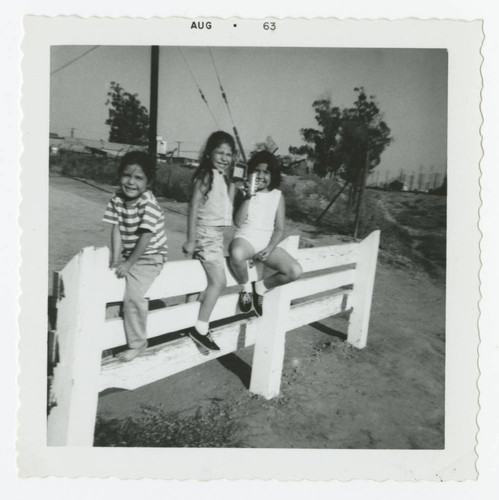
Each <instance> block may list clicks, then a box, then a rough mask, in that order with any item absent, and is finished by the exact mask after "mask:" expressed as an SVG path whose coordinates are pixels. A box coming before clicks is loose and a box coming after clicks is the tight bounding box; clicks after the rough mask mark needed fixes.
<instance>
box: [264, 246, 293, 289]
mask: <svg viewBox="0 0 499 500" xmlns="http://www.w3.org/2000/svg"><path fill="white" fill-rule="evenodd" d="M264 264H265V265H266V266H267V267H270V268H271V269H275V270H276V271H277V272H276V273H274V274H272V275H271V276H268V277H267V278H265V279H264V280H263V285H264V286H265V288H267V289H268V288H275V287H276V286H281V285H285V284H286V283H291V282H292V281H295V280H297V279H298V278H299V277H300V276H301V275H302V273H303V270H302V268H301V266H300V264H299V263H298V262H297V261H296V260H295V259H294V258H293V257H291V255H289V253H288V252H286V250H283V249H282V248H279V247H277V248H276V249H274V251H273V252H272V253H271V254H270V255H269V257H268V259H267V260H266V261H265V262H264Z"/></svg>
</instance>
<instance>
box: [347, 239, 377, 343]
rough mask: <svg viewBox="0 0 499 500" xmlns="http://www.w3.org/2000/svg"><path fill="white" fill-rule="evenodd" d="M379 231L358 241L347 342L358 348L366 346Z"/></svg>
mask: <svg viewBox="0 0 499 500" xmlns="http://www.w3.org/2000/svg"><path fill="white" fill-rule="evenodd" d="M379 235H380V232H379V231H373V232H372V233H371V234H370V235H369V236H368V237H367V238H365V239H363V240H362V241H361V242H360V243H359V249H358V257H357V266H356V268H355V280H354V284H353V291H352V296H351V306H352V308H353V310H352V313H351V314H350V320H349V324H348V335H347V342H348V343H350V344H352V345H353V346H355V347H358V348H359V349H361V348H363V347H365V346H366V343H367V332H368V328H369V317H370V315H371V302H372V297H373V289H374V276H375V274H376V262H377V259H378V247H379Z"/></svg>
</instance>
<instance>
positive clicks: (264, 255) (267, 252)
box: [253, 246, 274, 262]
mask: <svg viewBox="0 0 499 500" xmlns="http://www.w3.org/2000/svg"><path fill="white" fill-rule="evenodd" d="M273 251H274V248H273V247H271V246H268V247H267V248H264V249H263V250H262V251H261V252H258V253H257V254H256V255H255V257H253V258H254V259H255V260H260V261H262V262H265V261H266V260H267V259H268V258H269V256H270V254H271V253H272V252H273Z"/></svg>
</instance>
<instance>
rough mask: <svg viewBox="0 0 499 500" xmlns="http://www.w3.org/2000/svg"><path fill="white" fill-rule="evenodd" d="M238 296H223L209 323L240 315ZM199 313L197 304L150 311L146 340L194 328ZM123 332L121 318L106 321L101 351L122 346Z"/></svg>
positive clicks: (192, 303)
mask: <svg viewBox="0 0 499 500" xmlns="http://www.w3.org/2000/svg"><path fill="white" fill-rule="evenodd" d="M237 300H238V294H237V293H232V294H228V295H223V296H222V297H220V298H219V299H218V301H217V304H216V306H215V308H214V310H213V313H212V315H211V321H217V320H219V319H223V318H227V317H231V316H235V315H236V314H240V312H239V310H238V307H237ZM198 311H199V302H190V303H185V304H179V305H176V306H171V307H166V308H164V309H157V310H155V311H151V312H150V313H149V315H148V317H147V338H149V339H151V338H154V337H158V336H159V335H164V334H165V333H169V332H176V331H179V330H184V329H187V328H190V327H191V326H194V324H195V323H196V318H197V316H198ZM125 343H126V341H125V331H124V329H123V320H122V319H121V318H116V319H111V320H108V321H106V323H105V325H104V327H103V331H102V341H101V349H102V350H105V349H112V348H113V347H118V346H121V345H124V344H125Z"/></svg>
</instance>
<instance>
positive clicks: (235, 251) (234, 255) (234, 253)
mask: <svg viewBox="0 0 499 500" xmlns="http://www.w3.org/2000/svg"><path fill="white" fill-rule="evenodd" d="M229 255H230V259H231V260H232V261H235V262H243V261H245V260H246V254H245V252H244V248H242V247H240V246H239V245H232V246H231V247H230V248H229Z"/></svg>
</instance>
